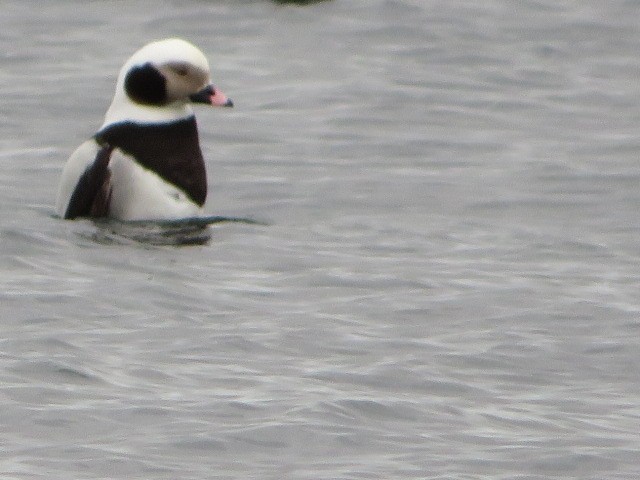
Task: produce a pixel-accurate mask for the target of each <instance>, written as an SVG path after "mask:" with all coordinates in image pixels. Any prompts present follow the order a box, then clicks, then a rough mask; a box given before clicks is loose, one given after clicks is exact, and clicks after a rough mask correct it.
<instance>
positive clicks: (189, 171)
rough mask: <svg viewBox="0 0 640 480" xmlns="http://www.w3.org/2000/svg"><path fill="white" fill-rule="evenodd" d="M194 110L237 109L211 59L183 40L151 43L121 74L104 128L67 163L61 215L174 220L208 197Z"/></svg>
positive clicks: (198, 209) (62, 182)
mask: <svg viewBox="0 0 640 480" xmlns="http://www.w3.org/2000/svg"><path fill="white" fill-rule="evenodd" d="M192 103H204V104H208V105H213V106H223V107H231V106H233V102H232V101H231V100H230V99H228V98H227V97H226V96H225V95H224V94H223V93H222V92H221V91H220V90H218V89H217V88H215V87H214V86H213V85H212V84H211V79H210V73H209V64H208V62H207V59H206V58H205V56H204V55H203V54H202V52H201V51H200V50H198V49H197V48H196V47H195V46H193V45H192V44H190V43H189V42H186V41H184V40H181V39H176V38H172V39H167V40H161V41H157V42H153V43H149V44H147V45H145V46H144V47H142V48H141V49H140V50H138V51H137V52H136V53H134V54H133V56H132V57H131V58H129V60H127V62H126V63H125V64H124V66H123V67H122V69H121V70H120V74H119V76H118V81H117V84H116V92H115V95H114V97H113V101H112V103H111V106H110V107H109V110H108V111H107V113H106V115H105V119H104V123H103V125H102V127H101V128H100V129H99V130H98V132H97V133H96V134H95V135H94V136H93V138H91V139H90V140H88V141H86V142H84V143H83V144H82V145H80V147H78V149H77V150H76V151H75V152H73V154H72V155H71V156H70V157H69V160H68V161H67V164H66V165H65V167H64V170H63V172H62V178H61V180H60V185H59V188H58V196H57V201H56V210H57V212H58V214H59V215H60V216H61V217H62V218H65V219H74V218H78V217H94V218H95V217H111V218H116V219H119V220H174V219H181V218H190V217H195V216H197V215H198V214H199V213H200V212H201V209H202V206H203V205H204V202H205V199H206V197H207V178H206V172H205V164H204V160H203V158H202V152H201V150H200V144H199V141H198V128H197V125H196V119H195V116H194V113H193V110H192V109H191V104H192Z"/></svg>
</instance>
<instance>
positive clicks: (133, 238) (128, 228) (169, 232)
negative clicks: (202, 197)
mask: <svg viewBox="0 0 640 480" xmlns="http://www.w3.org/2000/svg"><path fill="white" fill-rule="evenodd" d="M93 223H94V225H95V226H96V231H95V232H93V233H91V234H89V238H91V239H92V240H94V241H96V242H98V243H104V244H124V243H131V242H137V243H142V244H147V245H175V246H187V245H204V244H206V243H207V242H208V241H209V240H210V239H211V231H210V229H209V226H210V225H214V224H222V223H242V224H246V225H266V224H265V223H263V222H259V221H257V220H253V219H251V218H235V217H222V216H208V217H196V218H186V219H180V220H170V221H133V222H122V221H119V220H114V219H100V220H96V221H94V222H93ZM83 235H87V233H86V232H85V233H83Z"/></svg>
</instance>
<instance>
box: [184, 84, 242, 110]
mask: <svg viewBox="0 0 640 480" xmlns="http://www.w3.org/2000/svg"><path fill="white" fill-rule="evenodd" d="M189 98H190V99H191V101H192V102H193V103H206V104H208V105H213V106H214V107H233V101H232V100H231V99H230V98H228V97H227V96H226V95H225V94H224V93H222V92H221V91H220V90H218V89H217V88H216V87H214V86H213V85H207V86H206V87H204V88H203V89H202V90H200V91H199V92H198V93H194V94H193V95H191V96H189Z"/></svg>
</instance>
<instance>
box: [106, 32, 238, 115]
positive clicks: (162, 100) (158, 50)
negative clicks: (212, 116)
mask: <svg viewBox="0 0 640 480" xmlns="http://www.w3.org/2000/svg"><path fill="white" fill-rule="evenodd" d="M191 103H207V104H209V105H214V106H228V107H230V106H232V105H233V103H232V102H231V100H229V99H227V98H226V97H225V96H224V94H223V93H222V92H220V91H218V90H216V89H215V88H214V87H213V85H211V77H210V72H209V62H207V59H206V57H205V56H204V55H203V54H202V52H201V51H200V50H198V49H197V48H196V47H195V46H193V45H192V44H191V43H189V42H186V41H185V40H181V39H179V38H170V39H166V40H160V41H157V42H152V43H149V44H147V45H145V46H144V47H142V48H141V49H140V50H138V51H137V52H136V53H134V54H133V55H132V56H131V58H129V60H127V61H126V63H125V64H124V65H123V67H122V68H121V69H120V74H119V75H118V82H117V84H116V93H115V95H114V97H113V101H112V102H111V106H110V107H109V110H108V111H107V113H106V115H105V119H104V124H103V125H102V127H105V126H107V125H110V124H112V123H116V122H122V121H133V122H139V123H156V122H167V121H172V120H177V119H180V118H184V117H188V116H191V115H193V111H192V110H191V106H190V104H191Z"/></svg>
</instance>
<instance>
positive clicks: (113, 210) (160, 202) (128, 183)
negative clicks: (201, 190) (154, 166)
mask: <svg viewBox="0 0 640 480" xmlns="http://www.w3.org/2000/svg"><path fill="white" fill-rule="evenodd" d="M109 169H110V171H111V202H110V206H109V216H110V217H113V218H117V219H119V220H171V219H175V218H189V217H195V216H198V215H199V214H200V213H201V211H202V209H201V208H200V207H199V206H198V205H196V204H195V203H194V202H192V201H191V200H190V199H189V197H187V195H186V194H185V193H184V192H183V191H182V190H180V189H178V188H177V187H175V186H174V185H172V184H171V183H168V182H166V181H165V180H163V179H162V178H160V177H159V176H158V175H157V174H156V173H155V172H153V171H151V170H147V169H146V168H144V167H142V166H140V164H138V163H137V162H136V161H135V160H134V159H133V158H131V157H130V156H128V155H126V154H125V153H123V152H121V151H120V150H118V149H116V150H114V151H113V153H112V155H111V161H110V162H109Z"/></svg>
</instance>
